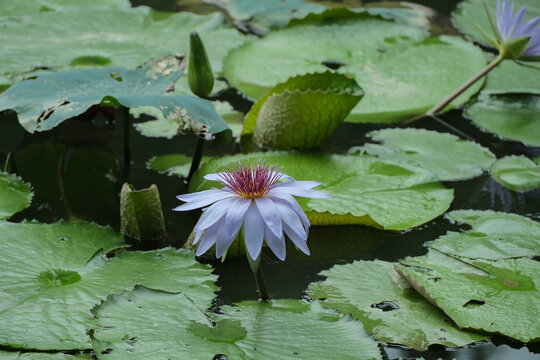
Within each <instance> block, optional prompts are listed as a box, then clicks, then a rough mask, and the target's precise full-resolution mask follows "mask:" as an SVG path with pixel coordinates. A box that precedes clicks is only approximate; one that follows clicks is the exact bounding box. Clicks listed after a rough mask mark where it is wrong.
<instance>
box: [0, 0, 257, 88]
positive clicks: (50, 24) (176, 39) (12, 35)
mask: <svg viewBox="0 0 540 360" xmlns="http://www.w3.org/2000/svg"><path fill="white" fill-rule="evenodd" d="M29 2H30V1H29ZM100 2H101V1H100ZM25 3H26V1H25ZM31 3H33V4H35V5H36V8H39V7H40V6H41V5H38V2H37V1H35V0H33V1H31ZM40 3H42V1H40ZM79 3H80V1H77V2H76V5H73V6H62V7H63V8H64V9H62V11H44V12H33V13H31V14H29V15H28V16H24V17H18V18H15V19H13V18H10V17H9V16H8V17H0V28H1V29H2V30H1V31H0V47H1V48H2V49H9V51H5V52H3V53H2V62H1V63H0V84H2V83H11V82H12V80H13V78H14V77H15V76H17V75H19V74H21V73H27V72H29V71H32V70H34V69H36V68H43V67H46V68H54V69H56V70H64V69H66V68H68V67H69V66H75V67H80V66H124V67H128V68H132V67H135V66H137V65H139V64H142V63H143V62H144V61H147V60H148V59H151V58H154V59H158V58H161V57H163V56H166V55H168V54H171V53H181V54H187V53H188V49H189V33H190V32H191V31H192V30H196V31H197V32H199V34H200V35H201V37H202V39H203V40H204V42H205V44H206V46H207V48H208V56H209V58H210V63H211V65H212V68H213V69H214V71H215V72H217V73H220V72H221V69H222V59H223V58H224V57H225V55H226V54H227V53H228V52H229V51H230V50H231V49H233V48H235V47H237V46H239V45H241V44H242V43H243V42H244V41H245V40H246V39H248V38H249V37H246V36H245V35H242V34H241V33H240V32H238V31H236V29H234V28H231V27H230V26H229V25H227V21H226V19H225V17H224V16H223V15H222V14H219V13H214V14H210V15H207V16H200V15H195V14H192V13H189V12H179V13H162V12H156V11H153V10H151V9H150V8H148V7H146V6H138V7H136V8H131V7H127V8H125V9H124V8H123V7H122V8H119V6H118V5H117V4H116V3H117V1H115V2H109V3H110V5H109V6H108V7H106V6H93V5H92V6H88V5H85V6H79V5H78V4H79ZM44 5H45V6H47V3H44ZM88 19H92V21H88ZM58 34H63V35H62V41H58V36H57V35H58Z"/></svg>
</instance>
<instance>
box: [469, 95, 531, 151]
mask: <svg viewBox="0 0 540 360" xmlns="http://www.w3.org/2000/svg"><path fill="white" fill-rule="evenodd" d="M539 112H540V96H535V95H493V96H490V95H480V96H479V97H478V101H477V102H475V103H473V104H472V105H469V106H467V107H466V108H465V113H464V114H465V116H467V117H468V118H470V119H472V120H473V121H474V122H475V123H476V124H477V125H478V126H480V127H481V128H484V129H486V130H487V131H490V132H492V133H495V134H497V135H499V136H501V137H503V138H506V139H510V140H516V141H521V142H522V143H524V144H525V145H530V146H540V137H539V136H538V134H540V116H538V114H539Z"/></svg>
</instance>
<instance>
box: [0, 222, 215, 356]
mask: <svg viewBox="0 0 540 360" xmlns="http://www.w3.org/2000/svg"><path fill="white" fill-rule="evenodd" d="M0 231H1V232H2V234H3V235H2V237H1V239H0V249H1V251H0V253H1V254H2V256H1V257H0V267H1V268H2V277H0V293H2V294H4V296H2V297H1V298H0V319H2V324H3V325H2V328H0V346H9V347H13V348H21V349H39V350H71V349H88V348H89V347H90V338H89V337H88V335H87V333H86V331H87V329H88V328H90V325H91V322H92V315H91V313H90V309H92V308H93V307H94V306H95V305H97V304H99V303H100V302H101V301H103V300H104V299H105V298H106V297H107V296H108V295H110V294H117V293H121V292H122V291H124V290H130V289H132V288H133V287H134V286H135V285H143V286H146V287H149V288H152V289H156V290H161V291H168V292H182V293H183V294H184V296H187V297H189V298H190V299H192V300H193V301H195V302H197V303H198V304H200V305H201V309H202V310H203V309H205V308H207V307H208V306H210V304H211V301H212V298H213V297H214V294H213V291H214V290H216V288H215V286H214V285H213V284H212V281H214V280H215V276H213V275H211V274H210V268H209V267H207V266H205V265H200V264H198V263H197V262H196V261H195V259H194V256H193V253H192V252H191V251H187V250H174V249H171V248H167V249H162V250H157V251H150V252H127V251H121V252H119V253H118V254H117V255H116V256H115V257H113V258H107V257H106V256H105V255H104V253H108V252H110V251H112V250H114V249H118V248H120V247H123V246H124V245H123V244H122V237H121V236H120V235H119V234H116V233H114V232H113V231H112V230H111V229H109V228H102V227H99V226H97V225H94V224H89V223H76V224H67V223H55V224H50V225H47V224H39V223H23V224H13V223H7V222H0Z"/></svg>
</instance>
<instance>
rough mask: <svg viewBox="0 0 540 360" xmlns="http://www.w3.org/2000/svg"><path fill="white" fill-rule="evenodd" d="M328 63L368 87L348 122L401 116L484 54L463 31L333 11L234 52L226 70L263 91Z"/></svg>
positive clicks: (452, 83)
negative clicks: (434, 31) (435, 32)
mask: <svg viewBox="0 0 540 360" xmlns="http://www.w3.org/2000/svg"><path fill="white" fill-rule="evenodd" d="M338 15H339V16H338ZM325 64H326V65H328V66H334V65H337V66H334V67H339V70H338V72H340V73H343V74H350V75H352V76H354V78H355V79H356V81H357V82H358V83H359V84H360V86H362V88H363V90H364V91H365V94H366V95H365V97H364V98H363V99H362V101H361V102H360V103H359V104H358V105H357V106H356V107H355V108H354V109H353V111H352V113H351V115H350V116H349V117H348V118H347V120H346V121H351V122H395V121H399V120H402V119H405V118H407V117H410V116H413V115H417V114H420V113H422V112H424V111H426V110H428V109H429V108H431V107H432V106H434V105H435V104H437V103H438V102H440V101H441V99H443V98H445V97H446V96H448V94H449V93H451V92H452V91H454V90H455V89H456V88H457V87H459V86H460V85H461V84H462V83H464V82H465V81H466V80H468V79H469V78H470V77H472V76H473V75H475V74H476V73H477V72H478V71H480V70H481V69H482V68H483V67H484V66H485V58H484V55H483V53H482V51H481V50H480V49H478V48H476V47H474V46H473V45H472V44H470V43H467V42H465V41H463V40H461V39H459V38H455V37H447V36H441V37H429V34H428V33H427V31H426V30H424V29H420V28H417V27H412V26H407V25H404V24H399V23H396V22H392V21H388V20H384V19H382V18H381V17H379V16H372V15H369V14H366V13H359V14H356V13H352V12H349V15H347V16H345V15H344V14H343V13H342V12H339V13H338V14H334V13H333V12H331V11H326V12H323V13H322V14H320V15H312V16H308V17H307V18H306V19H304V20H301V21H295V22H294V23H293V24H291V25H290V26H289V27H287V28H285V29H283V30H277V31H273V32H270V33H269V34H267V35H266V36H265V37H264V38H263V39H259V40H256V41H252V42H248V43H246V44H244V45H243V46H241V47H239V48H237V49H235V50H233V51H231V53H230V54H229V56H228V57H227V58H226V60H225V63H224V72H225V76H226V77H227V79H228V80H229V81H230V82H231V84H232V85H234V86H236V87H237V88H239V89H240V90H242V91H243V92H245V93H246V94H247V95H249V96H252V97H255V98H260V97H261V96H263V95H264V94H265V93H267V92H268V91H269V90H270V89H271V88H272V87H273V86H274V85H275V84H276V83H280V82H284V81H286V80H287V79H288V78H290V77H292V76H295V75H302V74H307V73H313V72H322V71H324V70H327V66H326V65H325ZM332 64H333V65H332ZM480 86H481V84H480V83H478V84H476V85H475V86H473V87H472V88H471V89H470V90H468V91H467V92H466V93H465V94H464V95H462V96H460V97H459V98H458V99H457V100H456V101H455V102H454V103H453V105H452V106H457V105H459V104H462V103H464V102H465V101H467V100H468V99H469V97H470V96H471V95H472V94H474V93H475V92H476V91H478V89H479V87H480ZM388 99H392V101H388Z"/></svg>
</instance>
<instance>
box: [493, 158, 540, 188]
mask: <svg viewBox="0 0 540 360" xmlns="http://www.w3.org/2000/svg"><path fill="white" fill-rule="evenodd" d="M491 174H492V176H493V178H495V180H497V181H498V182H500V183H501V184H503V185H504V186H506V187H507V188H509V189H511V190H514V191H519V192H526V191H530V190H534V189H539V188H540V162H537V163H535V162H534V161H532V160H530V159H528V158H526V157H525V156H507V157H504V158H502V159H499V160H497V161H496V162H495V163H494V164H493V166H492V167H491Z"/></svg>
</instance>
